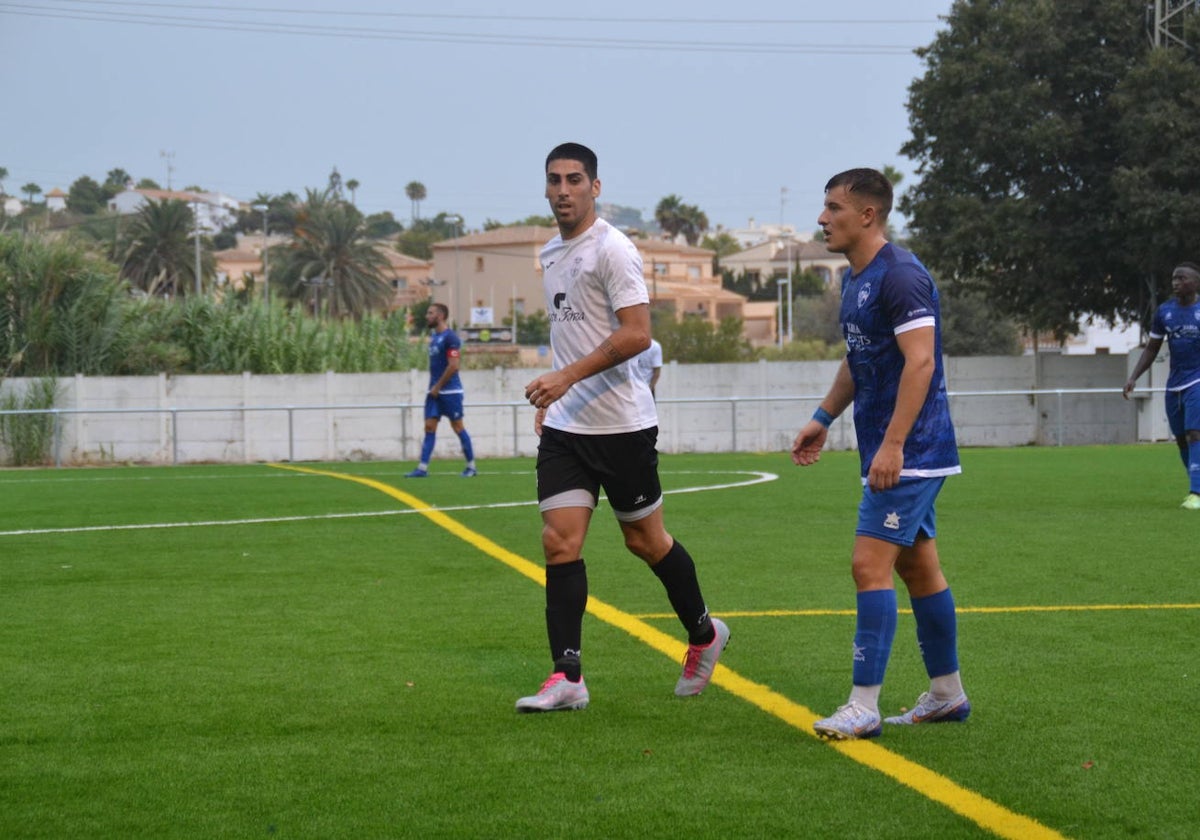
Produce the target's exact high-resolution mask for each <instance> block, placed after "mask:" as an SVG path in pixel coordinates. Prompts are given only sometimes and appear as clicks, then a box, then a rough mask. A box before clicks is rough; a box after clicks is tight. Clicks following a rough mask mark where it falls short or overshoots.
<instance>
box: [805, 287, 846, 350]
mask: <svg viewBox="0 0 1200 840" xmlns="http://www.w3.org/2000/svg"><path fill="white" fill-rule="evenodd" d="M841 308H842V295H841V291H840V290H839V289H834V288H830V289H826V290H825V291H824V292H823V293H822V294H819V295H813V296H810V297H798V298H796V299H795V301H793V303H792V338H793V339H794V340H815V341H822V342H824V343H825V344H828V345H830V346H836V345H840V346H841V347H842V348H843V349H844V348H845V341H844V339H843V338H842V325H841Z"/></svg>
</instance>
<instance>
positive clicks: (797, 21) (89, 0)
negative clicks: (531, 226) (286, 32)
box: [65, 0, 936, 26]
mask: <svg viewBox="0 0 1200 840" xmlns="http://www.w3.org/2000/svg"><path fill="white" fill-rule="evenodd" d="M65 2H70V3H74V4H75V5H83V6H122V7H137V8H152V9H172V10H176V9H193V10H206V11H218V12H234V13H237V14H275V15H330V16H335V17H336V16H347V17H377V18H416V19H423V20H470V21H476V20H495V21H540V22H548V21H547V18H546V17H545V16H544V15H477V14H452V13H446V12H375V11H371V12H367V11H359V10H355V9H287V8H284V9H281V8H278V7H276V8H267V7H261V6H222V5H218V4H213V3H149V2H132V0H65ZM571 20H572V21H573V22H576V23H614V24H621V25H632V24H670V25H679V24H683V25H700V26H738V25H748V26H760V25H761V26H784V25H803V26H821V25H827V24H828V25H860V24H867V25H884V26H894V25H901V24H919V25H923V26H927V25H929V24H930V23H935V22H936V21H931V20H929V19H928V18H904V19H895V20H863V19H852V18H677V17H672V18H655V17H645V18H642V17H615V18H603V17H572V18H571Z"/></svg>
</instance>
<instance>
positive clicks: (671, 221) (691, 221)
mask: <svg viewBox="0 0 1200 840" xmlns="http://www.w3.org/2000/svg"><path fill="white" fill-rule="evenodd" d="M654 221H656V222H658V226H659V227H660V228H662V229H663V231H664V232H665V233H666V234H667V235H668V236H669V237H670V238H671V239H674V238H675V237H677V236H679V234H681V233H682V234H683V237H684V239H686V240H687V243H688V244H689V245H695V244H696V243H697V242H699V241H700V236H701V235H702V234H703V233H704V231H706V230H708V216H706V215H704V211H703V210H701V209H700V208H699V207H697V206H695V205H694V204H684V203H683V199H681V198H680V197H679V196H677V195H674V194H671V195H668V196H667V197H666V198H664V199H663V200H662V201H660V202H658V206H657V207H655V208H654Z"/></svg>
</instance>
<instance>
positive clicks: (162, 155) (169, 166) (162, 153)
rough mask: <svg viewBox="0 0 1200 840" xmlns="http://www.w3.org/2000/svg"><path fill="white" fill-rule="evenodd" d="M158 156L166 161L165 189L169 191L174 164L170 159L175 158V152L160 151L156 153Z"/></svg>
mask: <svg viewBox="0 0 1200 840" xmlns="http://www.w3.org/2000/svg"><path fill="white" fill-rule="evenodd" d="M158 156H159V157H160V158H164V159H165V160H166V161H167V191H168V192H170V191H171V173H172V172H174V171H175V165H174V164H172V163H171V161H173V160H174V159H175V153H174V152H167V151H160V152H159V153H158Z"/></svg>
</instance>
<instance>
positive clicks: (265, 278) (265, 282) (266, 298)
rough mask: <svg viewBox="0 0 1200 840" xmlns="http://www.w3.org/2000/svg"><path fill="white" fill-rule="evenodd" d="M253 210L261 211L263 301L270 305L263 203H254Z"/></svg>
mask: <svg viewBox="0 0 1200 840" xmlns="http://www.w3.org/2000/svg"><path fill="white" fill-rule="evenodd" d="M254 209H255V210H259V211H261V212H262V217H263V246H262V264H263V303H265V304H267V305H268V306H270V304H271V286H270V282H271V280H270V278H271V275H270V269H269V268H268V267H267V210H268V207H267V205H265V204H255V205H254Z"/></svg>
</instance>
